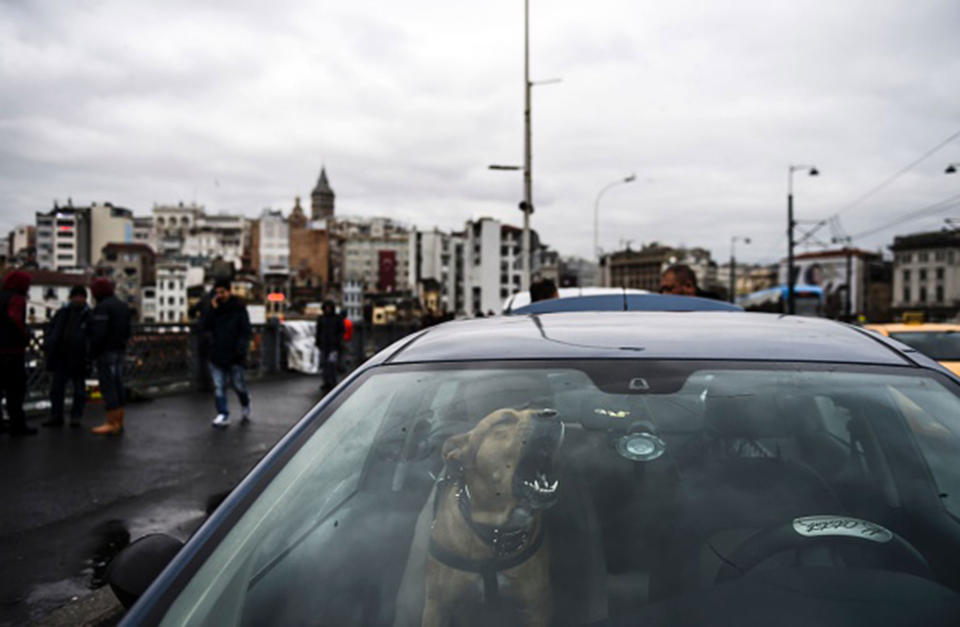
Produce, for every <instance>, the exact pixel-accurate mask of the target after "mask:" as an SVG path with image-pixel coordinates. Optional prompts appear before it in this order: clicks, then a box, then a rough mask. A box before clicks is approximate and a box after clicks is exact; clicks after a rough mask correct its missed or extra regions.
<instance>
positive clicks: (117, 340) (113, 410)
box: [90, 277, 131, 435]
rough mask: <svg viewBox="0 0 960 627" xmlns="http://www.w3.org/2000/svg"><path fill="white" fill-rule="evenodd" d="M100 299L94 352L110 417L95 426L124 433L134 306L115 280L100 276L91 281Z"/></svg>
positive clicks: (95, 316) (110, 432) (93, 332)
mask: <svg viewBox="0 0 960 627" xmlns="http://www.w3.org/2000/svg"><path fill="white" fill-rule="evenodd" d="M90 291H91V292H92V293H93V298H94V299H95V300H96V301H97V304H96V306H95V307H94V308H93V313H92V314H91V317H90V318H91V320H90V356H91V357H92V358H93V361H94V363H96V364H97V378H98V379H99V380H100V394H102V395H103V403H104V406H105V408H106V410H107V419H106V421H105V422H104V423H103V424H102V425H100V426H99V427H94V428H93V429H91V433H95V434H97V435H120V434H121V433H123V418H124V409H123V401H124V398H123V396H124V390H123V367H124V355H125V353H126V350H127V342H128V341H129V339H130V318H131V316H130V308H129V307H127V305H126V303H124V302H123V301H121V300H120V299H119V298H117V297H116V296H114V294H113V283H111V282H110V280H109V279H106V278H104V277H99V278H96V279H94V280H93V283H92V284H91V285H90Z"/></svg>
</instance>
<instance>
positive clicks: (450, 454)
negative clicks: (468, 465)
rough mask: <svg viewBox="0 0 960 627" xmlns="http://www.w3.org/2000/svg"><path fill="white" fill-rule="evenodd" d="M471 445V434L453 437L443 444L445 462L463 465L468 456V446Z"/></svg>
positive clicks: (459, 434) (460, 434)
mask: <svg viewBox="0 0 960 627" xmlns="http://www.w3.org/2000/svg"><path fill="white" fill-rule="evenodd" d="M469 443H470V432H469V431H468V432H466V433H458V434H457V435H451V436H450V437H449V438H447V441H446V442H444V443H443V450H442V454H443V460H444V461H447V462H449V461H455V462H459V463H461V464H462V463H463V462H464V460H465V458H466V456H467V445H468V444H469Z"/></svg>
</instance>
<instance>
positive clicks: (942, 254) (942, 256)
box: [933, 250, 947, 261]
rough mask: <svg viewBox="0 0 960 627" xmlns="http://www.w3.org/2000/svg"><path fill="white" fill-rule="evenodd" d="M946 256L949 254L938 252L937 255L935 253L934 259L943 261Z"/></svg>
mask: <svg viewBox="0 0 960 627" xmlns="http://www.w3.org/2000/svg"><path fill="white" fill-rule="evenodd" d="M946 256H947V253H946V252H945V251H942V250H938V251H936V252H935V253H933V259H934V260H935V261H943V260H944V259H945V258H946Z"/></svg>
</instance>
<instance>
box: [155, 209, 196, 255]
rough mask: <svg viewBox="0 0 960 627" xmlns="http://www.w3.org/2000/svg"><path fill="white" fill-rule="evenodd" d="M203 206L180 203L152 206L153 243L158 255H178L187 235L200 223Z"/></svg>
mask: <svg viewBox="0 0 960 627" xmlns="http://www.w3.org/2000/svg"><path fill="white" fill-rule="evenodd" d="M202 215H203V205H198V204H196V203H190V204H188V205H185V204H183V203H182V202H181V203H179V204H176V205H154V206H153V241H154V244H155V246H156V251H157V252H158V253H160V254H166V253H173V254H179V253H180V252H181V251H182V250H183V241H184V239H186V236H187V233H188V232H189V231H190V229H192V228H193V227H194V226H196V225H197V223H198V222H199V221H200V217H201V216H202Z"/></svg>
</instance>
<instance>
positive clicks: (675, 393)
mask: <svg viewBox="0 0 960 627" xmlns="http://www.w3.org/2000/svg"><path fill="white" fill-rule="evenodd" d="M957 459H960V379H958V378H957V377H956V376H955V375H953V374H952V373H950V372H949V371H947V370H945V369H944V368H942V367H941V366H940V365H938V364H937V363H936V362H934V361H933V360H932V359H930V358H928V357H926V356H924V355H922V354H920V353H918V352H916V351H911V350H907V349H906V348H905V347H904V346H903V345H901V344H898V343H896V342H893V341H890V340H889V339H887V338H884V337H881V336H879V335H877V334H873V333H869V332H867V331H864V330H862V329H858V328H855V327H852V326H847V325H842V324H839V323H835V322H831V321H827V320H823V319H818V318H805V317H789V316H777V315H769V314H753V313H735V314H731V313H729V312H696V311H694V312H686V313H683V314H675V313H666V312H618V313H595V312H591V313H558V314H544V315H530V316H501V317H494V318H486V319H477V320H467V321H458V322H450V323H446V324H442V325H438V326H435V327H431V328H429V329H426V330H424V331H421V332H418V333H416V334H414V335H411V336H408V337H407V338H404V339H403V340H400V341H399V342H397V343H395V344H394V345H392V346H391V347H389V348H387V349H386V350H384V351H382V352H380V353H379V354H378V355H376V356H375V357H374V358H372V359H371V360H370V361H368V362H367V363H366V364H365V365H363V366H362V367H361V368H359V369H358V370H357V371H356V372H354V373H353V375H351V376H350V377H349V378H348V379H347V380H346V381H344V382H343V383H342V384H341V385H340V386H338V387H337V388H336V389H335V390H334V391H333V392H332V393H331V394H329V395H327V396H326V397H325V398H324V399H323V400H322V401H321V402H320V403H319V404H318V405H317V406H316V407H315V408H314V409H313V410H311V411H310V412H309V413H308V414H307V415H306V416H305V417H304V418H303V419H302V420H301V421H300V422H299V423H298V424H297V425H296V426H295V427H293V428H292V429H291V431H290V432H289V433H288V434H287V435H286V436H285V437H284V438H283V439H282V440H281V441H280V442H279V443H278V444H277V445H276V447H275V448H274V449H273V450H272V451H270V452H269V453H268V454H267V456H266V457H265V458H264V459H263V460H262V461H261V462H260V463H259V464H258V465H257V466H256V467H255V468H254V469H253V471H251V472H250V474H249V475H248V476H247V477H246V478H245V479H244V480H243V482H242V483H241V484H240V485H239V486H238V487H237V488H236V489H235V490H234V491H233V493H232V494H231V495H230V496H229V497H228V498H227V499H226V500H225V501H224V502H223V503H222V504H221V505H220V506H219V508H218V509H217V510H216V511H215V512H214V513H213V515H212V516H211V517H210V518H209V519H208V520H207V521H206V523H205V524H204V525H203V526H202V527H201V528H200V529H199V530H198V531H197V532H196V533H195V534H194V535H193V537H192V538H190V540H189V541H188V542H187V543H186V545H185V546H183V547H182V548H181V547H180V546H179V544H178V543H177V542H176V541H174V540H172V539H170V538H167V537H165V536H150V537H148V538H145V539H143V540H140V541H139V542H137V543H134V544H132V545H130V546H129V547H128V548H127V549H125V550H124V552H122V553H121V554H120V556H119V557H118V558H116V560H115V562H114V564H112V565H111V572H110V580H111V584H112V585H113V587H114V590H116V591H118V594H119V595H120V596H122V597H124V598H125V600H126V601H127V602H130V601H132V600H133V599H134V598H135V597H136V596H138V595H140V597H139V600H138V601H137V602H136V604H135V605H134V606H133V607H132V609H130V611H129V612H128V614H127V616H126V617H125V619H124V622H123V624H125V625H143V624H161V625H214V624H215V625H265V624H270V625H299V624H310V625H398V626H400V625H420V624H424V625H450V624H458V625H460V624H490V625H505V624H511V625H514V624H529V625H548V624H550V625H568V624H569V625H582V624H590V625H731V626H732V625H738V626H740V625H786V624H789V625H817V626H823V625H861V624H862V625H874V626H883V625H907V624H910V625H925V626H929V625H943V626H946V625H951V626H953V625H958V624H960V465H958V464H957ZM173 555H175V556H173ZM171 556H173V557H172V561H169V563H168V564H167V561H168V560H170V558H171ZM164 564H166V567H165V568H164V569H163V570H162V573H160V574H159V576H156V577H155V578H154V573H155V572H156V570H157V569H159V568H160V567H161V566H162V565H164ZM151 579H152V580H153V581H152V584H151V585H150V586H149V588H148V589H147V590H146V592H143V588H144V587H145V586H146V583H148V582H150V581H151Z"/></svg>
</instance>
